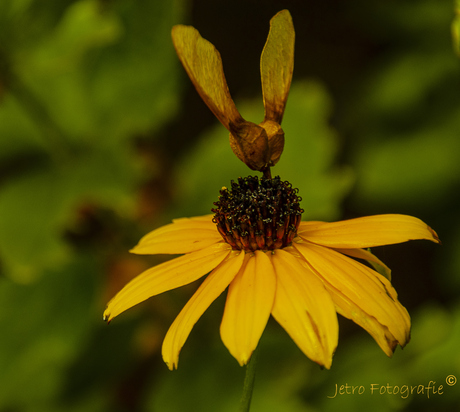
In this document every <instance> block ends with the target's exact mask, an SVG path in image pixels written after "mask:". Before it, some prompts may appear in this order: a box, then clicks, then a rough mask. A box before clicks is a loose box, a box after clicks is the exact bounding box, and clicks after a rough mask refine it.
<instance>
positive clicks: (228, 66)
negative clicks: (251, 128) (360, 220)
mask: <svg viewBox="0 0 460 412" xmlns="http://www.w3.org/2000/svg"><path fill="white" fill-rule="evenodd" d="M455 4H456V3H455V2H454V1H450V0H445V1H439V0H419V1H415V0H404V1H396V0H390V1H387V2H367V1H364V0H351V1H348V2H341V1H339V0H328V1H324V2H316V1H312V0H308V1H300V0H299V1H294V0H292V1H283V0H279V1H274V0H273V1H243V0H236V1H232V2H224V1H213V0H196V1H187V0H174V1H164V2H162V1H155V0H149V1H148V0H144V1H139V2H133V1H129V0H78V1H71V0H49V1H47V2H43V1H40V0H0V275H1V277H0V331H1V337H0V412H22V411H34V412H35V411H37V412H38V411H43V412H53V411H70V412H77V411H85V412H91V411H94V412H96V411H97V412H99V411H111V412H117V411H120V412H122V411H123V412H124V411H129V412H137V411H139V412H143V411H165V412H169V411H171V412H173V411H214V410H216V411H217V410H218V411H224V412H225V411H235V410H236V409H237V406H238V402H239V397H240V394H241V389H242V382H243V377H244V369H243V368H240V367H239V366H238V364H237V362H236V361H235V360H234V359H233V358H232V357H231V356H230V355H229V354H228V352H227V350H226V349H225V347H224V346H223V344H222V343H221V341H220V337H219V323H220V319H221V316H222V309H223V303H224V301H223V298H224V297H221V298H220V299H219V300H218V301H216V302H215V304H213V305H212V306H211V308H210V310H208V311H207V312H206V313H205V315H204V316H203V318H202V319H201V320H200V321H199V322H198V324H197V325H196V327H195V328H194V330H193V332H192V334H191V335H190V337H189V339H188V341H187V343H186V345H185V347H184V348H183V350H182V353H181V359H180V365H179V369H178V370H177V371H174V372H170V371H169V370H168V369H167V368H166V366H165V365H164V364H163V362H162V360H161V354H160V349H161V342H162V339H163V337H164V335H165V333H166V331H167V329H168V327H169V325H170V324H171V323H172V321H173V320H174V318H175V316H176V315H177V314H178V312H179V311H180V309H181V307H182V306H183V305H184V304H185V302H186V301H187V299H188V298H189V297H190V296H191V295H192V293H193V290H194V289H195V288H196V286H197V285H196V284H192V285H189V286H186V287H184V288H181V289H179V290H176V291H172V292H168V293H166V294H163V295H160V296H158V297H156V298H153V299H150V300H149V301H147V302H145V303H143V304H142V305H139V306H138V307H137V308H135V309H133V310H130V311H128V312H127V313H126V314H123V315H122V316H120V317H119V318H117V319H116V320H114V321H113V322H112V323H111V324H110V326H107V325H106V324H105V323H104V322H103V321H102V312H103V310H104V308H105V304H106V302H107V301H108V299H110V298H111V297H112V296H113V295H114V294H115V293H116V291H118V290H119V289H120V288H121V287H122V286H123V285H124V284H125V283H126V282H127V281H128V280H129V279H131V278H133V277H134V276H136V275H137V274H138V273H140V272H141V271H142V270H144V269H146V268H147V267H149V266H152V265H154V264H157V263H159V262H161V261H163V260H164V259H165V258H166V257H164V256H154V257H138V256H133V255H130V254H129V253H128V250H129V248H130V247H132V246H133V245H135V244H136V242H137V240H138V239H139V238H140V237H141V236H142V235H144V234H145V233H147V232H148V231H150V230H152V229H154V228H156V227H158V226H160V225H162V224H165V223H167V222H169V221H170V219H171V218H174V217H180V216H193V215H201V214H207V213H209V212H210V208H211V207H212V202H213V201H215V200H217V196H218V191H219V189H220V188H221V187H222V186H224V185H228V184H229V183H230V180H231V179H236V178H237V177H238V176H241V175H248V174H251V171H249V170H247V169H246V166H244V165H243V164H242V163H241V162H239V160H238V159H237V158H236V157H235V156H234V155H233V153H232V152H231V150H230V148H229V145H228V133H227V132H226V130H225V129H224V128H223V127H222V126H221V125H220V124H219V123H218V122H217V121H216V119H215V118H214V117H213V115H212V113H211V112H210V111H209V110H208V109H207V107H206V106H205V105H204V104H203V103H202V102H201V100H200V98H199V96H198V94H197V93H196V91H195V90H194V89H193V86H192V85H191V83H190V81H189V80H188V78H187V77H186V75H185V72H184V70H183V69H182V67H181V65H180V63H179V61H178V59H177V56H176V55H175V51H174V49H173V46H172V43H171V40H170V30H171V27H172V26H173V25H174V24H178V23H185V24H192V25H194V26H195V27H196V28H198V29H199V30H200V32H201V34H202V35H203V36H204V37H205V38H207V39H209V40H210V41H211V42H212V43H213V44H214V45H215V46H216V47H217V48H218V50H219V51H220V52H221V55H222V59H223V63H224V69H225V71H226V76H227V81H228V83H229V87H230V91H231V93H232V96H233V97H234V99H235V101H236V104H237V106H238V108H239V110H240V111H241V113H242V115H243V117H245V118H247V119H248V120H252V121H254V122H256V123H257V122H259V121H261V120H262V116H263V107H262V100H261V93H260V77H259V58H260V53H261V50H262V47H263V45H264V43H265V40H266V36H267V34H268V22H269V20H270V18H271V17H272V16H273V15H274V14H275V13H276V12H278V11H279V10H281V9H283V8H288V9H289V10H290V11H291V14H292V16H293V21H294V25H295V28H296V36H297V37H296V59H295V71H294V80H293V85H292V89H291V93H290V97H289V100H288V105H287V110H286V114H285V118H284V120H283V129H284V130H285V132H286V146H285V151H284V154H283V156H282V158H281V161H280V163H279V164H278V165H277V166H276V167H275V168H274V170H273V173H274V174H279V175H280V176H281V177H282V178H283V179H285V180H289V181H291V183H293V185H294V186H296V187H298V188H299V189H300V193H301V196H302V197H303V202H302V206H303V208H304V209H305V216H304V219H322V220H336V219H342V218H349V217H357V216H364V215H369V214H378V213H406V214H411V215H414V216H417V217H419V218H421V219H423V220H424V221H425V222H427V223H428V224H429V225H430V226H432V227H433V228H434V229H435V230H436V231H437V232H438V234H439V236H440V238H441V240H442V242H443V245H442V246H438V245H434V244H432V243H429V242H411V243H406V244H402V245H396V246H386V247H381V248H378V249H376V250H374V252H375V253H376V254H377V255H378V256H379V257H381V258H382V259H383V260H384V261H385V262H386V263H387V264H388V265H389V266H390V267H391V268H392V270H393V284H394V285H395V287H396V289H397V291H398V293H399V297H400V300H401V302H402V303H403V304H404V305H405V306H406V307H407V308H408V309H409V312H410V313H411V316H412V319H413V328H412V341H411V342H410V344H409V345H408V346H407V347H406V348H405V349H404V351H401V350H400V349H398V350H397V351H396V353H395V355H394V357H393V358H392V359H388V358H387V357H386V356H385V355H384V353H383V352H382V351H381V350H380V349H379V347H378V346H377V344H376V343H375V342H374V341H373V340H372V338H371V337H370V336H369V335H367V334H366V333H365V332H364V331H363V330H361V329H359V328H358V327H356V326H355V325H354V324H352V323H351V322H350V321H347V320H345V319H340V341H339V347H338V349H337V352H336V354H335V357H334V362H333V366H332V369H331V370H330V371H326V370H321V369H320V368H319V367H318V366H317V365H316V364H314V363H313V362H311V361H310V360H309V359H307V358H306V357H305V356H304V355H303V354H302V353H301V352H300V351H299V350H298V349H297V347H296V346H295V344H294V343H293V342H292V341H291V340H290V339H289V337H288V336H287V334H286V333H285V332H284V331H283V330H282V329H281V328H280V327H279V326H278V325H277V324H276V323H275V322H272V321H270V322H269V325H268V326H267V329H266V331H265V333H264V335H263V337H262V340H261V343H260V347H261V351H260V356H259V362H258V374H257V378H256V387H255V394H254V397H253V407H252V411H264V412H278V411H280V412H281V411H282V412H286V411H289V412H300V411H302V412H307V411H308V412H313V411H326V412H327V411H338V410H340V411H343V412H345V411H356V410H358V408H359V409H360V410H372V411H374V412H379V411H382V412H383V411H422V412H423V411H437V412H439V411H446V412H448V411H449V412H450V411H454V410H458V409H457V407H458V404H459V403H460V390H459V388H460V386H458V385H460V383H458V384H457V386H455V385H453V386H449V385H448V384H447V382H446V378H447V377H448V376H449V375H454V376H456V377H460V355H459V352H458V348H459V347H460V300H459V292H460V277H459V274H460V213H459V211H460V195H459V193H460V47H459V33H460V22H459V19H460V14H459V13H460V11H459V10H457V15H456V12H455ZM457 7H458V6H457ZM459 8H460V7H459ZM456 16H457V17H456ZM252 174H254V173H253V172H252ZM430 381H435V382H436V384H435V386H436V387H437V388H438V386H439V385H443V389H442V394H436V395H433V394H431V396H430V397H429V398H428V397H427V395H426V394H425V395H423V394H413V395H410V396H408V397H407V398H403V397H401V395H390V394H379V393H376V392H374V394H371V393H370V385H371V384H377V385H378V386H376V387H379V388H380V386H386V385H387V384H389V385H391V386H395V385H397V386H399V387H402V386H403V385H428V383H429V382H430ZM345 384H348V385H354V386H363V387H364V388H365V392H364V393H363V394H357V393H355V394H349V395H337V396H336V397H335V398H331V397H332V396H333V394H334V392H335V385H338V386H339V387H340V386H341V385H345Z"/></svg>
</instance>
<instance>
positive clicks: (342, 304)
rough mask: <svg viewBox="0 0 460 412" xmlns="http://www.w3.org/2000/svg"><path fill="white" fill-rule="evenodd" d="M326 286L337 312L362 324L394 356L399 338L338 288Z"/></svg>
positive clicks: (387, 353)
mask: <svg viewBox="0 0 460 412" xmlns="http://www.w3.org/2000/svg"><path fill="white" fill-rule="evenodd" d="M326 288H327V290H328V291H329V293H330V294H331V296H332V300H333V301H334V303H335V305H336V309H337V312H338V313H339V314H341V315H342V316H344V317H345V318H348V319H350V320H352V321H354V322H355V323H356V324H358V325H359V326H361V327H362V328H363V329H364V330H366V331H367V332H368V333H369V334H370V335H371V336H372V337H373V338H374V339H375V341H376V342H377V344H378V345H379V346H380V348H381V349H382V350H383V351H384V352H385V354H386V355H387V356H389V357H391V356H393V352H394V351H395V349H396V347H397V346H398V340H397V339H396V338H395V337H394V336H393V334H392V333H391V332H390V331H389V329H388V328H387V327H386V326H385V325H382V324H381V323H380V322H379V321H378V320H377V319H376V318H374V317H372V316H369V315H368V314H367V313H365V312H364V311H363V310H362V309H361V308H360V307H359V306H357V305H356V304H355V303H354V302H352V301H351V300H349V299H347V298H346V297H345V295H343V294H342V293H340V291H338V290H337V289H334V288H333V287H332V286H326ZM406 343H407V342H406Z"/></svg>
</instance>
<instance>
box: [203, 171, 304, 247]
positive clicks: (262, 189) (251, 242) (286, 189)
mask: <svg viewBox="0 0 460 412" xmlns="http://www.w3.org/2000/svg"><path fill="white" fill-rule="evenodd" d="M231 185H232V187H231V188H230V189H227V188H226V187H224V188H222V190H221V191H220V196H219V200H218V201H217V202H214V205H215V206H216V207H215V208H213V209H211V210H212V211H213V212H214V213H215V215H214V219H213V222H214V223H215V224H216V225H217V230H218V231H219V233H220V234H221V235H222V237H223V238H224V240H225V241H226V242H227V243H228V244H229V245H231V246H232V248H233V249H236V250H246V251H255V250H273V249H279V248H283V247H286V246H289V245H290V244H291V243H292V240H293V239H294V237H295V236H296V234H297V229H298V227H299V224H300V220H301V218H302V213H303V209H301V208H300V204H299V202H300V201H301V200H302V198H301V197H300V196H297V193H298V192H299V190H298V189H294V188H293V187H292V185H291V184H290V183H289V182H283V181H282V180H281V179H280V178H279V176H276V177H275V178H273V179H267V178H265V177H261V178H259V177H257V176H254V177H253V176H248V177H244V178H241V177H240V178H238V183H236V182H235V181H233V180H232V182H231Z"/></svg>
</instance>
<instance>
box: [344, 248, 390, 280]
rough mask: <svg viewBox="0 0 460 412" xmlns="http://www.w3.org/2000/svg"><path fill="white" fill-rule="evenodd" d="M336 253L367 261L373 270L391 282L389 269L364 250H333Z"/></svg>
mask: <svg viewBox="0 0 460 412" xmlns="http://www.w3.org/2000/svg"><path fill="white" fill-rule="evenodd" d="M335 250H337V252H340V253H344V254H345V255H348V256H351V257H355V258H358V259H363V260H367V261H368V262H369V263H370V264H371V265H372V266H373V267H374V269H375V270H376V271H377V272H379V273H380V274H381V275H383V276H385V277H386V278H387V279H388V280H390V281H391V269H390V268H389V267H388V266H387V265H385V263H383V262H382V261H381V260H380V259H379V258H378V257H377V256H375V255H374V254H373V253H371V252H370V251H369V250H364V249H335Z"/></svg>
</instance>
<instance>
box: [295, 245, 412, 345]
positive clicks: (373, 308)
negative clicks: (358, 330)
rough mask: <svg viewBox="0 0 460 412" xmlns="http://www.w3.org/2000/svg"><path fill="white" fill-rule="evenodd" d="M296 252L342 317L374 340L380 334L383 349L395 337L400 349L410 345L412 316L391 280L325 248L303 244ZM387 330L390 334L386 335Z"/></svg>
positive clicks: (378, 338)
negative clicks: (309, 268)
mask: <svg viewBox="0 0 460 412" xmlns="http://www.w3.org/2000/svg"><path fill="white" fill-rule="evenodd" d="M295 248H296V249H297V250H299V252H300V253H301V254H302V255H303V256H304V258H305V259H306V261H307V263H308V264H309V265H310V266H311V267H312V269H313V270H314V271H315V272H316V273H317V275H318V276H319V277H320V278H321V279H323V281H324V282H325V284H326V286H327V288H328V290H329V292H330V293H331V296H332V298H333V299H334V302H335V303H336V304H337V305H338V307H339V308H340V309H341V311H340V313H341V314H343V315H344V316H346V317H349V318H350V319H352V320H353V321H354V322H356V323H357V324H358V325H360V326H361V327H363V328H364V329H366V330H367V331H369V333H371V334H372V335H373V336H374V338H376V336H375V335H376V330H377V331H379V333H380V334H379V335H378V337H377V338H376V340H377V342H378V343H379V345H380V346H381V347H382V348H384V347H388V342H387V340H388V339H387V337H388V336H392V337H394V339H393V340H394V341H396V342H397V343H399V344H400V345H401V346H404V345H405V344H406V343H407V342H408V341H409V337H410V318H409V314H408V313H407V310H406V309H405V308H404V307H403V306H402V305H401V304H400V303H399V301H398V297H397V293H396V291H395V290H394V288H393V286H391V283H390V282H389V281H388V279H386V278H385V277H384V276H382V275H380V274H379V273H377V272H375V271H374V270H372V269H370V268H368V267H367V266H365V265H363V264H361V263H359V262H357V261H355V260H353V259H350V258H348V257H346V256H344V255H342V254H341V253H338V252H336V251H334V250H331V249H328V248H325V247H322V246H317V245H313V244H309V243H302V242H301V243H295ZM345 304H346V305H345ZM386 329H388V331H389V333H386V332H384V331H385V330H386ZM382 339H383V340H382ZM384 350H385V349H384ZM385 352H386V353H388V351H387V350H385Z"/></svg>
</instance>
